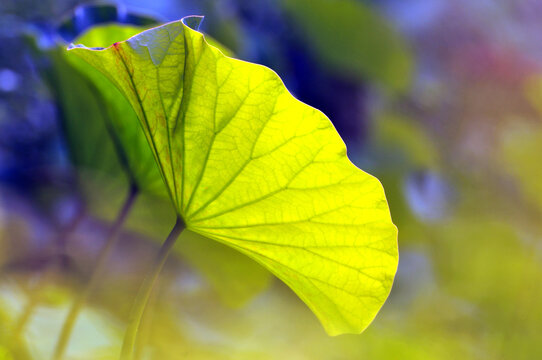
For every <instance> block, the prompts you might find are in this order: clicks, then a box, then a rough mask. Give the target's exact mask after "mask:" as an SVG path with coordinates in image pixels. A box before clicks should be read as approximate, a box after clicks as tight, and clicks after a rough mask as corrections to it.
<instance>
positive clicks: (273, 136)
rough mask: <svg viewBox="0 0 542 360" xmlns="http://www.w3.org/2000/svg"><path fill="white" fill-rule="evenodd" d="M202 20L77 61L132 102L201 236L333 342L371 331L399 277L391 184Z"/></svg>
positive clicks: (84, 52) (175, 195)
mask: <svg viewBox="0 0 542 360" xmlns="http://www.w3.org/2000/svg"><path fill="white" fill-rule="evenodd" d="M199 21H200V18H198V17H189V18H185V19H184V20H183V21H177V22H172V23H169V24H166V25H163V26H160V27H157V28H153V29H150V30H147V31H145V32H143V33H141V34H139V35H137V36H135V37H132V38H130V39H128V40H126V41H124V42H119V43H115V44H113V45H111V46H109V47H107V48H101V49H96V48H95V49H89V48H85V47H83V46H77V47H74V48H72V50H71V51H72V52H73V53H75V54H77V55H78V56H80V57H82V58H83V59H85V60H86V61H87V62H89V63H90V64H91V65H93V66H95V67H96V68H98V69H99V70H100V71H102V72H103V73H105V74H106V75H107V76H108V77H109V78H110V79H111V80H112V81H113V82H114V83H115V84H116V85H117V86H118V87H119V89H121V91H122V92H123V93H124V94H125V95H126V97H127V98H128V99H129V101H130V102H131V104H132V106H133V107H134V109H135V111H136V113H137V114H138V116H139V119H140V122H141V125H142V128H143V131H144V132H145V134H146V136H147V139H148V141H149V143H150V144H151V148H152V150H153V153H154V155H155V157H156V161H157V163H158V164H159V168H160V170H161V173H162V176H163V178H164V180H165V182H166V184H167V187H168V189H169V192H170V196H171V199H172V201H173V203H174V206H175V208H176V209H177V212H178V213H179V215H181V216H182V217H183V219H184V220H185V222H186V224H187V227H188V228H189V229H190V230H193V231H194V232H197V233H199V234H202V235H204V236H207V237H210V238H212V239H214V240H217V241H220V242H222V243H225V244H227V245H229V246H231V247H233V248H235V249H237V250H239V251H241V252H243V253H245V254H246V255H248V256H250V257H251V258H253V259H254V260H256V261H257V262H259V263H260V264H262V265H263V266H265V267H266V268H268V269H269V270H270V271H271V272H273V273H274V274H275V275H277V276H278V277H279V278H280V279H282V280H283V281H284V282H285V283H286V284H288V285H289V286H290V287H291V288H292V289H293V290H294V291H295V292H296V293H297V294H298V296H299V297H300V298H301V299H302V300H303V301H304V302H305V303H306V304H307V305H308V306H309V307H310V308H311V309H312V311H313V312H314V313H315V314H316V315H317V316H318V318H319V319H320V321H321V322H322V324H323V325H324V327H325V328H326V330H327V332H328V333H329V334H332V335H336V334H340V333H358V332H361V331H362V330H363V329H364V328H365V327H366V326H367V325H368V324H369V323H370V322H371V320H372V319H373V318H374V317H375V315H376V313H377V311H378V310H379V309H380V307H381V306H382V304H383V303H384V301H385V299H386V297H387V296H388V294H389V291H390V288H391V285H392V282H393V278H394V274H395V272H396V268H397V260H398V255H397V230H396V228H395V226H394V225H393V223H392V221H391V218H390V213H389V210H388V206H387V202H386V199H385V196H384V191H383V189H382V186H381V185H380V183H379V181H378V180H377V179H376V178H374V177H372V176H370V175H368V174H366V173H365V172H363V171H361V170H360V169H358V168H357V167H356V166H354V165H353V164H352V163H351V162H350V160H349V159H348V158H347V156H346V147H345V145H344V143H343V141H342V139H341V138H340V136H339V135H338V133H337V132H336V130H335V129H334V127H333V125H332V123H331V122H330V121H329V119H328V118H326V117H325V115H324V114H322V113H321V112H320V111H318V110H316V109H314V108H311V107H310V106H307V105H305V104H303V103H301V102H299V101H298V100H296V99H295V98H294V97H293V96H292V95H291V94H290V93H289V92H288V91H287V89H286V88H285V87H284V84H283V83H282V81H281V80H280V78H279V77H278V76H277V75H276V74H275V73H274V72H273V71H271V70H270V69H268V68H266V67H263V66H259V65H256V64H251V63H247V62H243V61H239V60H235V59H232V58H229V57H226V56H224V55H223V54H222V53H221V52H220V51H219V50H218V49H216V48H215V47H213V46H211V45H209V44H208V43H207V42H206V41H205V39H204V37H203V35H202V34H201V33H199V32H198V31H196V30H193V29H192V28H191V27H189V26H188V25H186V24H188V23H192V24H195V25H197V24H199ZM104 45H106V44H104Z"/></svg>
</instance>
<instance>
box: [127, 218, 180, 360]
mask: <svg viewBox="0 0 542 360" xmlns="http://www.w3.org/2000/svg"><path fill="white" fill-rule="evenodd" d="M185 227H186V226H185V223H184V221H183V219H182V218H181V217H180V216H179V217H177V222H176V223H175V226H174V227H173V229H172V230H171V232H170V233H169V235H168V237H167V239H166V241H164V243H163V244H162V246H161V247H160V251H159V253H158V255H157V257H156V259H155V261H154V265H153V267H152V268H151V272H150V273H149V274H147V277H146V278H145V280H144V281H143V284H142V285H141V287H140V288H139V292H138V294H137V296H136V298H135V300H134V304H133V306H132V311H131V313H130V320H129V324H128V328H127V329H126V333H125V334H124V342H123V344H122V350H121V354H120V359H121V360H131V359H132V358H133V355H134V347H135V344H136V341H137V336H138V332H139V325H140V324H141V319H142V317H143V314H144V312H145V308H146V306H147V302H148V301H149V297H150V295H151V293H152V289H153V288H154V285H155V283H156V280H157V279H158V275H160V272H161V271H162V268H163V267H164V264H165V263H166V260H167V257H168V255H169V253H170V252H171V249H172V248H173V245H174V244H175V241H176V240H177V238H178V237H179V235H180V234H181V232H182V231H183V230H184V229H185Z"/></svg>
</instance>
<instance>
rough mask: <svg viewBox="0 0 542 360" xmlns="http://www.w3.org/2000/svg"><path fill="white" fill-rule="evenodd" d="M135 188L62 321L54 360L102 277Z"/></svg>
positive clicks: (131, 202)
mask: <svg viewBox="0 0 542 360" xmlns="http://www.w3.org/2000/svg"><path fill="white" fill-rule="evenodd" d="M137 193H138V190H137V187H135V186H132V187H130V192H129V193H128V196H127V197H126V200H125V201H124V204H123V206H122V209H121V211H120V212H119V214H118V216H117V218H116V219H115V222H114V223H113V226H112V227H111V229H110V230H109V234H108V236H107V240H106V241H105V245H104V247H103V248H102V249H101V250H100V253H99V254H98V258H97V259H96V264H95V265H94V269H93V270H92V273H91V274H90V279H89V281H88V283H87V285H86V286H85V288H84V289H83V291H81V292H80V293H79V295H78V296H77V297H76V299H75V301H74V302H73V304H72V306H71V308H70V311H69V312H68V315H67V317H66V319H65V320H64V324H63V325H62V330H61V332H60V337H59V338H58V342H57V343H56V347H55V351H54V355H53V359H54V360H60V359H62V358H63V356H64V353H65V351H66V347H67V345H68V342H69V340H70V337H71V334H72V331H73V328H74V326H75V323H76V322H77V317H78V315H79V313H80V312H81V310H82V309H83V306H84V305H85V303H86V301H87V299H88V297H89V295H90V294H91V293H92V292H93V291H94V289H95V288H96V285H97V284H98V280H99V279H100V278H101V276H102V272H103V270H104V265H105V262H106V260H107V258H108V257H109V255H110V254H111V251H112V250H113V248H114V247H115V244H116V243H117V240H118V238H119V233H120V231H121V229H122V226H123V224H124V222H125V221H126V218H127V217H128V214H129V213H130V210H131V209H132V207H133V205H134V202H135V199H136V197H137Z"/></svg>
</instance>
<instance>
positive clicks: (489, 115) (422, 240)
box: [0, 0, 542, 360]
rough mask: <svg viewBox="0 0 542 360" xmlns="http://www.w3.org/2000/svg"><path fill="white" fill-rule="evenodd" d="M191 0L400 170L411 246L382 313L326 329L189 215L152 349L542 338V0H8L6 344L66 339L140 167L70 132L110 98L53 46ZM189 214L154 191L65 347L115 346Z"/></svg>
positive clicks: (487, 348) (529, 346)
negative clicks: (358, 327) (121, 166)
mask: <svg viewBox="0 0 542 360" xmlns="http://www.w3.org/2000/svg"><path fill="white" fill-rule="evenodd" d="M193 14H201V15H205V21H204V22H203V24H202V28H201V30H202V31H204V32H205V33H207V34H209V35H210V36H212V37H213V38H214V39H215V40H216V41H217V42H218V43H220V44H222V46H223V47H224V48H225V49H227V51H229V52H230V53H232V54H234V56H235V57H237V58H241V59H244V60H248V61H252V62H257V63H261V64H264V65H267V66H269V67H271V68H272V69H274V70H275V71H276V72H278V74H279V75H280V76H281V77H282V79H283V80H284V82H285V83H286V86H287V87H288V88H289V89H290V91H291V92H292V93H293V94H294V95H295V96H296V97H298V98H299V99H300V100H302V101H304V102H306V103H308V104H310V105H312V106H314V107H316V108H319V109H321V110H322V111H323V112H324V113H326V115H328V116H329V117H330V119H331V120H332V121H333V123H334V124H335V126H336V128H337V130H338V131H339V133H340V134H341V135H342V137H343V139H344V140H345V142H346V143H347V146H348V149H349V156H350V158H351V159H352V160H353V161H354V162H355V163H356V164H357V165H358V166H359V167H361V168H362V169H364V170H366V171H367V172H369V173H371V174H373V175H375V176H377V177H378V178H379V179H381V181H382V183H383V184H384V188H385V189H386V194H387V197H388V201H389V204H390V207H391V210H392V216H393V219H394V221H395V223H396V224H397V226H398V228H399V247H400V264H399V270H398V274H397V277H396V280H395V284H394V288H393V290H392V293H391V295H390V298H389V299H388V301H387V302H386V304H385V305H384V307H383V308H382V310H381V312H380V313H379V315H378V316H377V318H376V319H375V321H374V322H373V324H372V325H371V326H370V327H369V328H368V329H367V330H366V331H365V332H364V333H363V334H361V335H342V336H338V337H328V336H327V335H326V334H325V332H324V330H323V328H322V327H321V326H320V324H319V323H318V321H317V319H316V318H315V317H314V316H313V315H312V314H311V313H310V311H309V310H308V308H306V306H304V304H303V303H302V302H301V301H300V300H299V299H298V298H297V297H295V295H294V294H293V293H292V292H291V291H290V290H289V289H288V288H287V287H286V286H284V285H283V284H282V283H281V282H279V281H278V280H276V279H274V278H272V276H271V275H270V274H269V273H267V272H266V271H265V270H263V269H262V268H260V267H259V266H258V265H256V264H254V263H252V262H251V261H250V260H248V259H246V258H245V257H243V256H241V255H238V254H237V253H235V252H233V251H231V250H229V249H228V248H226V247H224V246H222V245H219V244H216V243H214V242H211V241H210V240H207V239H205V238H202V237H199V236H197V235H195V234H190V233H185V234H183V235H182V237H181V239H180V240H179V241H178V243H177V247H176V248H175V253H174V255H173V256H172V257H171V258H170V261H169V262H168V264H167V266H166V268H165V270H164V272H163V276H162V277H161V280H160V282H159V284H158V286H157V287H156V289H155V291H154V293H153V295H152V297H151V302H150V306H149V309H148V311H147V313H146V315H145V317H144V320H143V325H142V336H141V339H140V341H139V343H138V345H137V357H138V358H139V359H280V358H284V359H439V360H440V359H541V358H542V343H541V339H542V290H541V288H542V286H541V285H542V180H541V179H542V23H541V22H540V19H541V18H542V2H540V1H537V0H521V1H517V0H502V1H491V0H478V1H470V0H455V1H445V0H380V1H376V0H335V1H333V0H280V1H272V0H250V1H249V0H214V1H213V0H199V1H197V0H153V1H146V0H125V1H118V2H109V3H104V2H101V3H88V2H85V3H84V4H83V2H81V1H74V0H40V1H37V0H2V1H1V2H0V359H2V360H3V359H10V360H12V359H17V360H18V359H49V358H50V356H51V354H52V351H53V348H54V346H55V342H56V340H57V338H58V335H59V331H60V327H61V324H62V322H63V320H64V317H65V316H66V312H67V310H68V308H69V306H70V304H71V303H72V301H73V298H74V296H75V295H77V294H78V293H79V292H80V291H81V289H83V288H84V286H85V284H86V282H87V281H88V278H89V274H90V272H91V269H92V266H93V263H94V262H95V257H96V255H97V254H98V252H99V250H100V248H101V247H102V245H103V243H104V241H105V240H104V238H105V237H106V234H107V231H108V229H110V227H111V223H112V221H113V219H114V218H115V216H116V214H117V213H118V212H119V210H120V207H121V205H122V202H123V199H124V198H125V197H126V194H127V192H128V185H127V181H126V179H125V178H123V176H122V175H111V174H108V173H107V172H104V171H103V169H96V168H93V167H91V166H85V164H81V163H80V162H77V161H75V160H74V156H73V154H72V153H71V152H72V151H71V150H70V149H72V148H73V147H74V146H75V147H77V146H79V145H80V146H79V147H81V146H83V144H79V143H78V141H82V142H84V139H83V140H81V139H75V140H74V139H73V138H72V139H67V135H69V132H67V131H66V127H67V126H66V121H68V120H69V119H68V118H70V117H71V118H73V117H74V116H75V118H77V117H78V116H80V117H81V118H85V117H91V116H92V114H94V113H96V112H97V110H96V109H97V107H96V106H97V105H96V104H94V103H93V104H94V105H93V104H90V103H92V101H91V100H90V97H89V96H90V95H88V94H87V93H85V92H84V91H85V89H84V86H83V85H81V86H79V85H74V87H73V88H72V90H71V91H70V92H68V95H71V96H72V99H71V100H70V99H69V98H68V100H67V96H68V95H66V93H67V92H66V91H64V92H63V91H59V87H61V85H59V81H58V78H57V77H56V76H58V74H59V70H58V69H59V64H58V59H56V58H55V56H54V49H58V48H60V47H65V46H67V44H69V43H70V42H72V41H74V39H76V38H77V37H78V36H80V35H81V34H83V33H84V32H85V30H87V29H89V28H90V27H91V26H93V25H97V24H105V23H112V22H113V23H121V24H131V25H136V26H142V27H150V26H153V25H155V24H158V23H163V22H166V21H172V20H177V19H179V18H181V17H183V16H186V15H193ZM104 45H107V44H104ZM55 69H56V70H55ZM61 69H62V67H61ZM73 98H76V99H79V101H80V104H79V105H78V106H77V107H75V109H74V108H73V107H74V106H72V108H70V106H69V105H70V104H72V103H73V102H74V101H75V100H73ZM87 99H89V101H86V100H87ZM98 107H99V106H98ZM74 114H75V115H74ZM96 116H99V115H96ZM102 140H103V141H99V142H97V143H96V144H94V145H92V144H91V145H92V146H90V149H89V153H90V154H91V155H92V154H95V155H96V156H97V157H98V159H99V160H98V162H102V161H105V162H108V161H109V160H110V158H109V156H112V155H111V154H109V155H107V154H106V155H103V154H102V152H101V150H102V147H103V146H104V142H105V141H106V140H105V139H102ZM74 144H75V145H74ZM99 156H105V157H104V158H101V160H100V158H99ZM104 159H105V160H104ZM86 165H88V164H86ZM174 218H175V216H174V214H173V212H172V210H171V209H170V208H169V205H168V204H167V202H165V203H164V202H163V201H162V200H160V199H155V198H153V197H152V196H146V195H145V196H140V197H139V198H138V199H137V200H136V203H135V206H134V209H133V211H132V213H131V214H130V216H129V219H128V222H127V224H126V226H125V227H124V229H123V231H122V233H121V238H120V242H119V243H118V244H117V246H116V247H115V248H114V251H113V254H112V256H111V257H110V259H109V260H108V261H107V264H106V266H107V269H106V276H103V277H102V278H100V279H99V286H98V288H97V289H96V291H95V292H93V294H92V295H91V297H90V298H89V300H88V303H87V306H86V307H85V308H84V309H83V311H82V313H81V316H80V317H79V319H78V322H77V324H76V326H75V329H74V332H73V335H72V338H71V341H70V343H69V346H68V348H67V352H66V357H65V358H66V359H116V358H117V354H118V351H119V349H120V344H121V341H122V336H123V331H124V328H125V325H126V321H127V317H128V314H129V309H130V305H131V302H132V300H133V298H134V296H135V294H136V291H137V288H138V287H139V285H140V282H141V279H142V278H143V276H144V274H145V273H146V272H147V271H148V269H149V268H150V264H151V261H152V259H153V257H154V255H155V254H156V251H157V249H158V247H159V245H160V243H161V241H163V239H164V238H165V236H166V235H167V233H168V231H169V229H170V227H171V226H172V225H173V222H174Z"/></svg>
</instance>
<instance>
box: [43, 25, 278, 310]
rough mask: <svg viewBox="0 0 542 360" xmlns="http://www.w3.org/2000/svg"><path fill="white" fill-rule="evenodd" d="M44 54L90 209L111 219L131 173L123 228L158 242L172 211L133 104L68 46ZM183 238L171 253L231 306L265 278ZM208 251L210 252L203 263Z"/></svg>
mask: <svg viewBox="0 0 542 360" xmlns="http://www.w3.org/2000/svg"><path fill="white" fill-rule="evenodd" d="M141 30H142V29H141V28H138V27H134V26H130V25H118V24H108V25H102V26H96V27H93V28H91V29H89V30H88V31H87V32H85V33H84V34H83V35H82V36H81V37H80V38H78V39H79V41H82V42H85V43H86V44H89V45H90V46H95V45H97V44H100V43H103V42H108V41H115V40H121V39H123V38H126V37H129V36H131V35H134V34H136V33H138V32H140V31H141ZM43 55H45V56H47V57H48V58H49V59H50V60H51V61H50V62H51V65H52V66H51V69H50V71H48V73H46V74H45V75H46V79H47V80H48V83H49V85H50V88H51V90H52V91H53V93H54V95H55V98H56V99H57V100H58V102H59V105H60V106H59V108H60V109H61V114H62V126H63V128H64V131H65V135H66V136H65V138H66V141H67V144H68V148H69V151H68V153H69V154H70V156H71V160H72V163H73V165H74V166H75V167H76V168H77V173H78V178H79V181H78V186H79V187H80V189H79V190H81V191H82V192H83V193H84V194H85V196H86V198H87V206H88V208H89V210H90V212H91V213H93V214H95V215H96V216H98V217H100V218H104V219H114V218H115V216H116V215H117V212H118V209H120V208H121V206H122V202H123V201H124V200H125V199H124V198H125V196H126V195H125V193H126V187H127V183H126V178H127V177H128V178H129V180H130V181H131V182H133V183H135V184H137V186H138V187H139V188H140V190H141V191H140V193H139V195H138V200H137V201H136V202H135V204H134V207H133V209H132V211H131V214H130V216H129V218H128V220H127V223H126V225H125V228H127V229H131V230H136V231H137V232H139V233H142V234H144V235H147V236H149V238H150V239H152V240H155V241H158V240H159V239H161V238H162V237H165V236H166V235H167V233H168V231H169V227H170V226H171V222H173V221H175V210H174V209H173V208H172V206H171V205H170V204H169V203H168V202H169V198H168V195H167V191H166V188H165V186H164V182H163V180H162V178H161V176H160V173H159V171H158V167H157V166H156V162H155V160H154V157H153V154H152V152H151V149H150V147H149V145H148V143H147V140H146V138H145V135H144V134H143V132H142V131H141V129H140V126H139V121H138V119H137V116H136V114H135V112H134V110H133V109H132V106H131V105H130V103H129V102H128V101H127V100H126V98H125V97H124V96H123V95H122V93H121V92H120V91H119V90H118V89H117V88H116V87H115V86H114V85H112V84H111V82H110V81H109V80H108V79H107V78H106V77H105V76H103V75H102V74H101V73H100V72H99V71H97V70H96V69H94V68H93V67H92V66H90V65H88V64H87V63H86V62H85V61H83V60H81V59H79V58H77V57H73V56H67V53H66V51H65V49H63V48H60V47H58V48H53V49H51V50H49V51H47V53H46V54H43ZM123 167H124V168H123ZM164 200H165V201H164ZM164 204H165V205H164ZM180 243H184V244H185V246H184V247H183V246H181V245H180V244H178V245H177V246H176V248H175V252H176V254H178V255H179V256H180V257H181V258H182V259H184V260H185V261H186V262H187V263H188V264H190V265H191V266H192V267H193V268H195V269H196V270H197V271H198V272H199V273H201V274H202V275H203V277H204V278H205V279H206V280H207V281H208V282H209V283H210V284H211V285H212V287H213V289H214V290H215V291H216V292H217V294H218V296H219V298H220V299H221V300H222V301H223V302H224V303H226V304H228V305H231V306H239V305H242V304H245V303H246V302H247V301H249V300H250V299H252V298H253V297H254V296H255V295H256V294H258V293H259V292H261V291H262V290H263V289H264V288H265V287H266V286H267V285H268V283H269V280H270V278H271V276H270V274H269V273H268V272H267V271H265V270H263V269H262V268H261V266H259V265H258V264H255V263H254V262H253V261H252V260H251V259H248V258H246V257H243V256H240V255H239V253H238V252H237V251H235V250H232V249H231V248H229V247H226V246H224V245H222V244H219V243H217V242H215V241H212V240H210V239H206V238H203V237H201V236H199V237H198V238H197V240H196V239H195V236H194V234H193V233H189V232H187V233H186V234H183V238H182V239H181V242H180ZM206 254H207V255H208V254H211V255H212V256H211V258H210V259H208V260H207V261H206V260H205V255H206ZM232 263H234V264H235V265H234V266H232V265H231V264H232ZM228 266H229V268H228V271H225V268H226V267H228Z"/></svg>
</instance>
